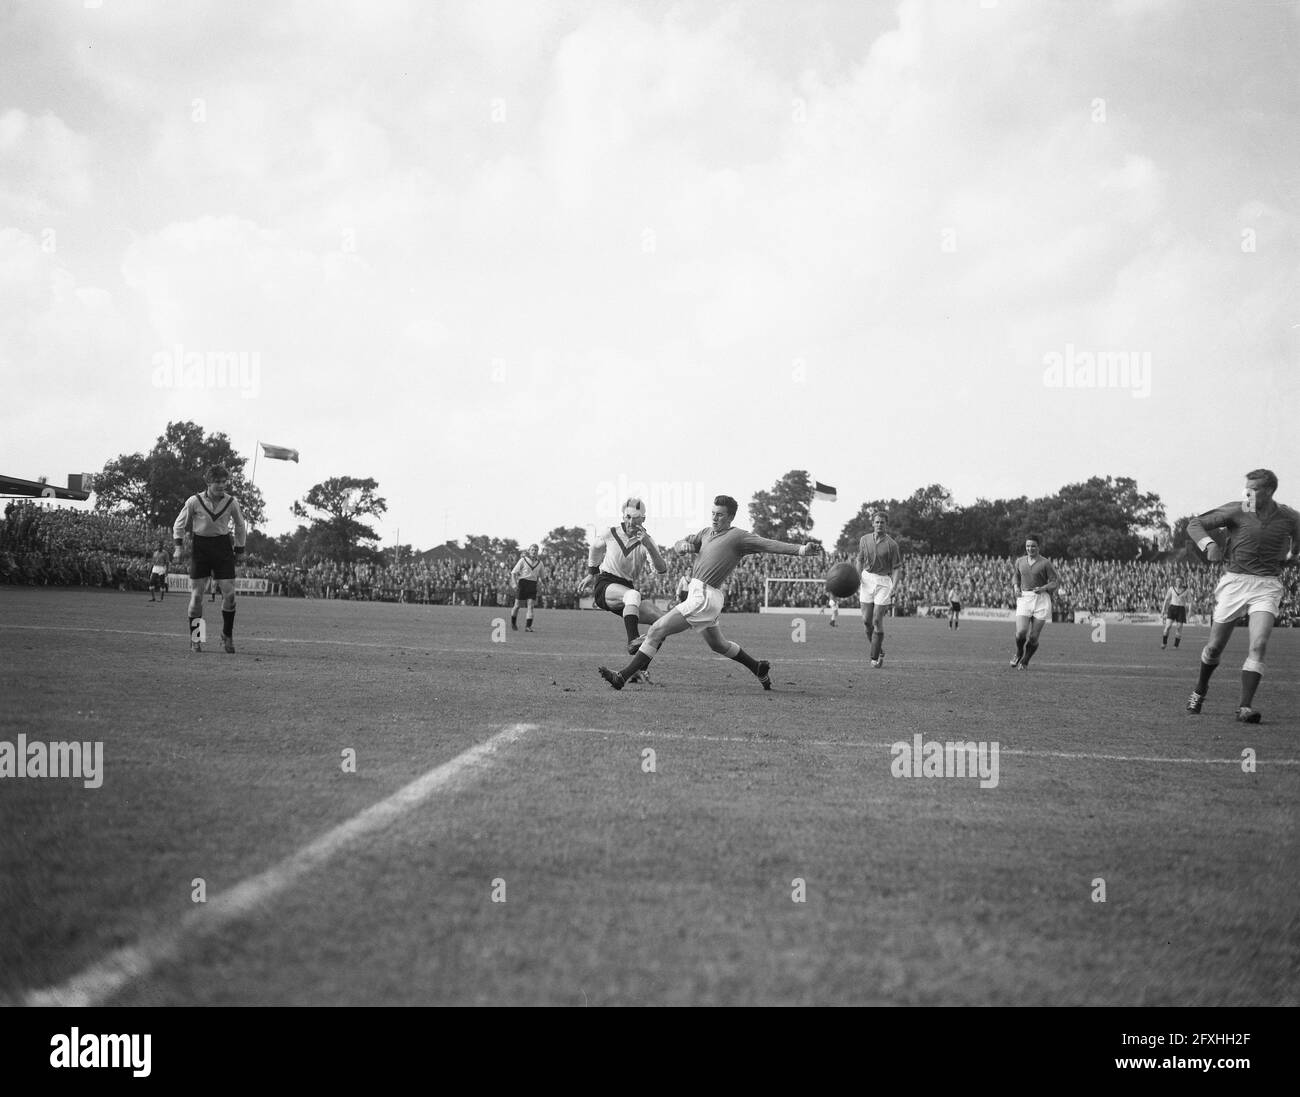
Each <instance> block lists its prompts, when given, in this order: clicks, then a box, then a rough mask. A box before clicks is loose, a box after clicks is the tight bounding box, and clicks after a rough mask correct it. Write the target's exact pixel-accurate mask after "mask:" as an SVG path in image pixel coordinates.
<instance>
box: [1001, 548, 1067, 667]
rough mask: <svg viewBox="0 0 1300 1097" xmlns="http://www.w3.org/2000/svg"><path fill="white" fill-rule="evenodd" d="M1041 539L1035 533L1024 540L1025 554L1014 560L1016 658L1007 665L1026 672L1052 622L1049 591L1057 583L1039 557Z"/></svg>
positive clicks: (1046, 562) (1048, 563)
mask: <svg viewBox="0 0 1300 1097" xmlns="http://www.w3.org/2000/svg"><path fill="white" fill-rule="evenodd" d="M1042 544H1043V540H1042V538H1041V537H1039V536H1038V534H1036V533H1031V534H1029V536H1027V537H1026V538H1025V554H1024V556H1022V557H1020V559H1019V560H1017V561H1016V564H1015V571H1016V580H1015V581H1016V590H1018V591H1019V592H1020V593H1019V594H1018V595H1017V597H1016V657H1015V658H1014V659H1012V660H1011V665H1012V666H1013V667H1014V668H1015V669H1016V670H1028V669H1029V660H1030V659H1032V658H1033V657H1034V652H1036V651H1037V650H1038V636H1039V634H1040V633H1041V632H1042V631H1043V626H1044V625H1046V624H1047V622H1048V621H1050V620H1051V619H1052V592H1053V591H1055V590H1057V589H1059V588H1060V586H1061V580H1060V579H1059V578H1057V575H1056V569H1055V568H1054V567H1052V562H1051V561H1050V560H1048V559H1047V557H1045V556H1043V555H1041V554H1040V552H1039V550H1040V548H1041V547H1042Z"/></svg>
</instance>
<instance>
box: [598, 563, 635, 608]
mask: <svg viewBox="0 0 1300 1097" xmlns="http://www.w3.org/2000/svg"><path fill="white" fill-rule="evenodd" d="M611 584H617V585H618V586H620V587H627V589H628V590H636V584H635V583H633V582H632V580H631V579H624V578H623V577H622V576H621V575H610V573H609V572H607V571H602V572H601V573H600V574H599V575H597V576H596V587H595V590H594V591H593V593H594V594H595V596H596V605H597V606H599V607H600V608H601V609H605V610H609V612H610V613H617V614H620V615H621V614H622V612H623V607H622V606H619V608H618V609H610V607H609V606H607V605H606V604H605V588H606V587H608V586H610V585H611Z"/></svg>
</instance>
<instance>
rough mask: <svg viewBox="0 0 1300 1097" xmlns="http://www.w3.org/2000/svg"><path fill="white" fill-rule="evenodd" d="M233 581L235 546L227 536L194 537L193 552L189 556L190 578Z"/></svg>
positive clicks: (196, 535)
mask: <svg viewBox="0 0 1300 1097" xmlns="http://www.w3.org/2000/svg"><path fill="white" fill-rule="evenodd" d="M209 575H210V576H212V578H213V579H233V578H234V577H235V544H234V542H233V541H231V539H230V535H229V534H224V533H223V534H222V535H221V536H220V537H200V536H199V535H198V534H197V533H196V534H195V535H194V551H193V552H192V553H191V554H190V578H191V579H206V578H207V577H208V576H209Z"/></svg>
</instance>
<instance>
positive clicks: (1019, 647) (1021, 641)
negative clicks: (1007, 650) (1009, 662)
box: [1016, 636, 1029, 659]
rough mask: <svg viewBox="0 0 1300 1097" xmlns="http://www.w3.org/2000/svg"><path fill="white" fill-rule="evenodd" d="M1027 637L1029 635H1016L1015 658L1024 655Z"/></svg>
mask: <svg viewBox="0 0 1300 1097" xmlns="http://www.w3.org/2000/svg"><path fill="white" fill-rule="evenodd" d="M1027 639H1029V637H1027V636H1017V637H1016V658H1017V659H1023V658H1024V657H1025V641H1026V640H1027Z"/></svg>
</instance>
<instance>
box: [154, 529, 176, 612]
mask: <svg viewBox="0 0 1300 1097" xmlns="http://www.w3.org/2000/svg"><path fill="white" fill-rule="evenodd" d="M171 562H172V554H171V553H170V552H168V551H167V543H166V542H165V541H159V542H158V551H157V552H155V553H154V554H153V557H152V558H151V560H150V565H151V566H150V569H149V601H151V602H152V601H154V591H157V592H158V598H157V601H159V602H161V601H162V600H163V598H164V597H166V595H167V565H168V564H170V563H171Z"/></svg>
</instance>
